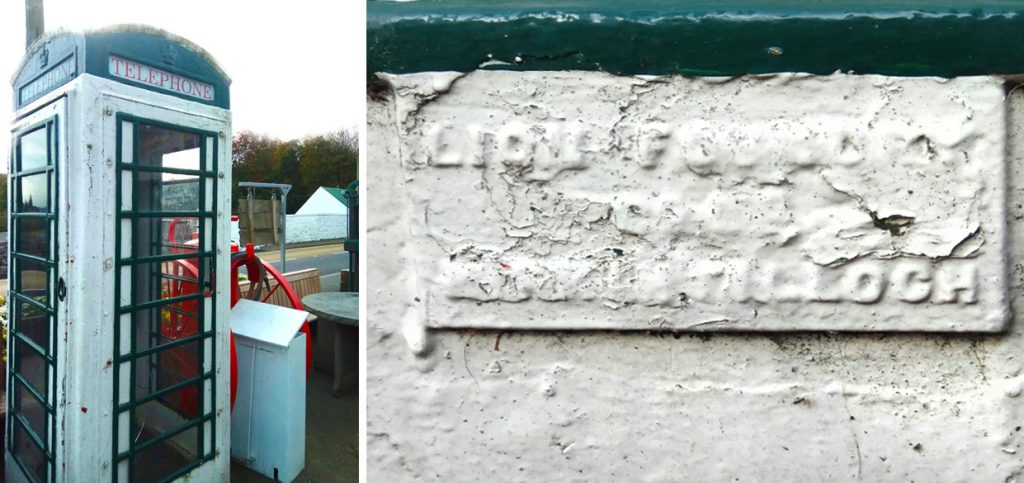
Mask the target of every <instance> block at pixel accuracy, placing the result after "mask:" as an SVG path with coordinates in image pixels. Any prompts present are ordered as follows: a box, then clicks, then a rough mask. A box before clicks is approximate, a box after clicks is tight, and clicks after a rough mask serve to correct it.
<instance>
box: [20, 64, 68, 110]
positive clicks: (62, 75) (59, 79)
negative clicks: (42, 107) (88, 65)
mask: <svg viewBox="0 0 1024 483" xmlns="http://www.w3.org/2000/svg"><path fill="white" fill-rule="evenodd" d="M74 78H75V57H74V56H70V57H68V58H66V59H64V60H63V61H62V62H61V63H59V64H57V65H55V66H53V68H51V69H50V70H48V71H46V73H44V74H43V75H41V76H39V77H37V78H36V79H35V80H33V81H32V82H29V83H28V84H25V85H24V86H22V88H21V89H20V90H19V91H18V105H19V106H23V105H25V104H26V103H28V102H29V101H32V100H34V99H36V98H37V97H39V96H41V95H43V94H45V93H47V92H50V91H51V90H53V89H54V88H56V87H57V86H60V85H62V84H64V83H66V82H68V81H70V80H71V79H74Z"/></svg>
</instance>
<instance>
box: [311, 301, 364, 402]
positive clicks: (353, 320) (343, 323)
mask: <svg viewBox="0 0 1024 483" xmlns="http://www.w3.org/2000/svg"><path fill="white" fill-rule="evenodd" d="M302 306H303V307H304V308H305V309H306V310H307V311H309V313H311V314H313V315H316V317H317V320H318V322H317V325H319V326H320V327H319V328H318V332H319V331H320V330H324V329H325V326H326V325H330V326H331V327H333V330H334V380H333V382H332V383H331V395H332V396H334V397H340V396H341V395H342V394H345V393H347V392H349V391H351V390H352V389H355V388H356V387H358V386H359V294H358V293H357V292H321V293H315V294H310V295H307V296H305V297H302ZM321 333H322V332H321Z"/></svg>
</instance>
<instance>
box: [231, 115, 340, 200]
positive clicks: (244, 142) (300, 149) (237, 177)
mask: <svg viewBox="0 0 1024 483" xmlns="http://www.w3.org/2000/svg"><path fill="white" fill-rule="evenodd" d="M231 158H232V159H231V164H232V174H231V178H232V183H233V184H234V186H233V190H232V195H233V199H237V198H238V197H242V196H245V195H246V192H245V190H242V189H239V188H238V182H239V181H255V182H263V183H287V184H290V185H292V189H291V192H289V193H288V212H289V213H295V210H297V209H299V207H300V206H302V204H303V203H305V202H306V200H308V199H309V197H310V196H311V195H312V194H313V192H314V191H316V190H317V188H319V187H321V186H327V187H334V188H344V187H345V186H347V185H348V183H350V182H352V181H353V180H355V179H356V166H357V164H358V162H359V137H358V135H357V134H356V132H355V131H337V132H332V133H328V134H321V135H317V136H309V137H306V138H303V139H293V140H289V141H283V140H280V139H277V138H272V137H269V136H265V135H261V134H255V133H252V132H249V131H243V132H241V133H238V135H236V136H235V139H234V140H233V141H232V154H231ZM257 196H269V193H265V192H264V193H259V194H258V195H257ZM232 207H234V203H233V202H232Z"/></svg>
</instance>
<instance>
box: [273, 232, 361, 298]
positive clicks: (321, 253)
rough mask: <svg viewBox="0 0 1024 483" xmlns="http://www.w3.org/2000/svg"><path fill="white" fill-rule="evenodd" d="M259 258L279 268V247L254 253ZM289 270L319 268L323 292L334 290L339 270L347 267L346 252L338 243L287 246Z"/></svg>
mask: <svg viewBox="0 0 1024 483" xmlns="http://www.w3.org/2000/svg"><path fill="white" fill-rule="evenodd" d="M256 255H257V256H259V257H260V258H261V259H263V260H266V261H268V262H270V264H271V265H273V266H274V268H276V269H278V270H280V269H281V261H280V260H281V252H280V251H279V249H273V250H267V251H261V252H257V253H256ZM285 259H286V260H287V261H288V263H287V265H288V266H287V268H288V271H289V272H294V271H297V270H305V269H307V268H315V269H318V270H320V287H321V288H322V290H323V291H324V292H335V291H337V290H338V283H339V281H340V279H341V273H340V272H341V271H342V270H344V269H346V268H348V253H345V249H344V248H342V245H341V244H340V243H336V244H333V245H317V246H311V247H302V248H289V249H287V250H286V252H285Z"/></svg>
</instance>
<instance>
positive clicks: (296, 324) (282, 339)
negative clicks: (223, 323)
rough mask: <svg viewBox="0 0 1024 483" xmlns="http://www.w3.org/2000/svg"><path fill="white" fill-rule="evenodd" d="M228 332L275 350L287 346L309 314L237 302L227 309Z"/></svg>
mask: <svg viewBox="0 0 1024 483" xmlns="http://www.w3.org/2000/svg"><path fill="white" fill-rule="evenodd" d="M230 313H231V330H232V331H233V332H234V333H235V336H236V337H238V336H241V337H247V338H249V339H253V340H258V341H261V342H265V343H267V344H271V345H275V346H278V347H282V348H284V347H288V345H289V344H291V342H292V339H294V338H295V333H296V332H298V331H299V329H300V328H302V323H303V322H305V321H306V317H308V316H309V312H306V311H305V310H295V309H293V308H289V307H280V306H277V305H271V304H265V303H262V302H256V301H255V300H247V299H241V300H239V301H238V303H236V304H235V306H234V307H232V308H231V312H230Z"/></svg>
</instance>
